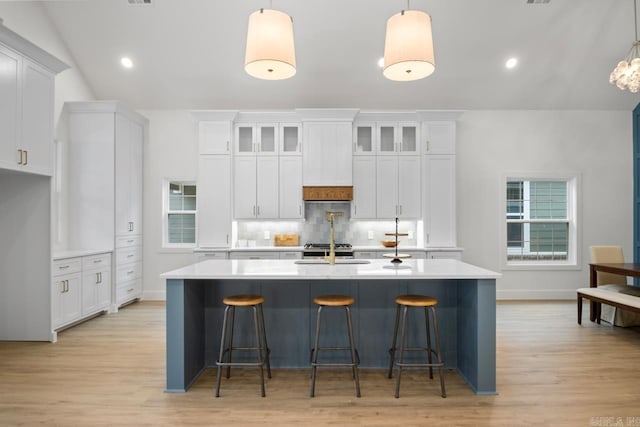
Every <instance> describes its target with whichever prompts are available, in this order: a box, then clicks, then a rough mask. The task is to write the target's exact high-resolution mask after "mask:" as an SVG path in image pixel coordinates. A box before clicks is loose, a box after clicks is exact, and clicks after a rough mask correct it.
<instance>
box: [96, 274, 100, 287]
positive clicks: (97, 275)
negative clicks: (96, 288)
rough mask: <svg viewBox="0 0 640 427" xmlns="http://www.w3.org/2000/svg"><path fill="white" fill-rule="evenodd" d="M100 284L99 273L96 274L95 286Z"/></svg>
mask: <svg viewBox="0 0 640 427" xmlns="http://www.w3.org/2000/svg"><path fill="white" fill-rule="evenodd" d="M99 283H100V273H96V285H97V284H99Z"/></svg>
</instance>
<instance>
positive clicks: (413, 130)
mask: <svg viewBox="0 0 640 427" xmlns="http://www.w3.org/2000/svg"><path fill="white" fill-rule="evenodd" d="M418 129H419V128H418V123H413V122H406V123H400V124H398V131H399V135H398V140H399V146H398V147H397V151H398V153H400V154H420V144H419V140H420V139H419V136H418Z"/></svg>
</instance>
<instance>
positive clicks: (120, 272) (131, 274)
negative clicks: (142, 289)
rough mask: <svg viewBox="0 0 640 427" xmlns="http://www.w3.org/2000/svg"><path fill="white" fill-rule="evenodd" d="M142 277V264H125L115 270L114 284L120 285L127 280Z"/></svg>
mask: <svg viewBox="0 0 640 427" xmlns="http://www.w3.org/2000/svg"><path fill="white" fill-rule="evenodd" d="M139 277H142V263H141V262H137V263H135V264H127V265H124V266H122V267H119V268H118V269H117V270H116V283H118V284H120V283H123V282H127V281H129V280H133V279H137V278H139Z"/></svg>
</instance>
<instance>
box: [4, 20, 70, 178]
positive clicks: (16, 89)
mask: <svg viewBox="0 0 640 427" xmlns="http://www.w3.org/2000/svg"><path fill="white" fill-rule="evenodd" d="M17 38H19V36H17V35H16V34H15V33H12V32H10V30H8V29H6V28H5V27H4V26H2V25H1V24H0V70H2V72H1V73H0V141H2V144H0V145H1V146H0V168H4V169H11V170H16V171H21V172H28V173H35V174H40V175H51V174H52V162H51V160H52V157H51V153H52V147H53V96H54V75H55V73H58V72H60V71H62V70H64V69H66V68H68V67H67V65H66V64H64V63H62V62H61V61H59V60H57V59H56V58H54V57H51V56H50V55H48V54H46V53H44V52H42V51H40V52H38V53H39V56H38V55H37V56H35V57H38V58H39V59H42V60H43V63H42V64H40V63H37V62H35V61H33V60H31V59H29V57H31V54H32V52H28V53H26V54H25V55H23V54H21V53H20V52H19V51H18V50H14V49H12V48H11V46H12V44H11V43H12V42H17ZM23 43H24V42H19V43H18V44H16V45H15V47H16V48H17V47H18V46H19V47H20V48H23V47H26V46H24V44H23ZM32 49H37V48H35V47H32ZM38 50H39V49H38ZM28 56H29V57H28Z"/></svg>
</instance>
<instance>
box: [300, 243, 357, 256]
mask: <svg viewBox="0 0 640 427" xmlns="http://www.w3.org/2000/svg"><path fill="white" fill-rule="evenodd" d="M329 250H330V245H329V243H306V244H305V245H304V250H303V252H302V258H305V259H312V258H324V257H325V255H329ZM336 258H340V259H350V258H353V248H352V247H351V244H350V243H336Z"/></svg>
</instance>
